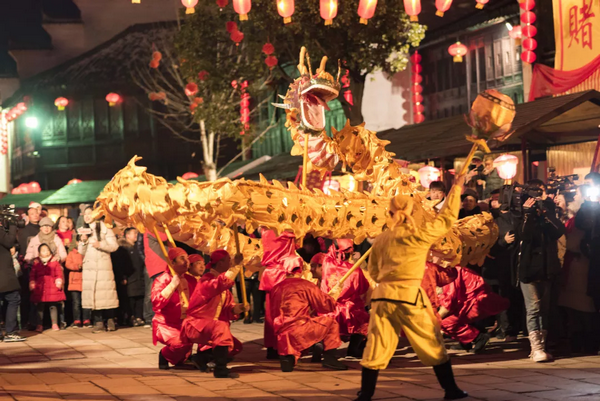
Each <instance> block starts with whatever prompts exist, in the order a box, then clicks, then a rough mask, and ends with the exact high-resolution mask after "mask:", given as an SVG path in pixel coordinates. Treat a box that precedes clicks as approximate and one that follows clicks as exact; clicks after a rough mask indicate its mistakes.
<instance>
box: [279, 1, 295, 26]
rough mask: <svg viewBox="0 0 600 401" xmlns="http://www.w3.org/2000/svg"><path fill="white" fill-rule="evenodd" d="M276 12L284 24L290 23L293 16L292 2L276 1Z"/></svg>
mask: <svg viewBox="0 0 600 401" xmlns="http://www.w3.org/2000/svg"><path fill="white" fill-rule="evenodd" d="M277 12H278V13H279V15H281V18H283V23H284V24H289V23H290V22H292V15H294V0H277Z"/></svg>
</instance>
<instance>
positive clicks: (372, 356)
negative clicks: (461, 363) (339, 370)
mask: <svg viewBox="0 0 600 401" xmlns="http://www.w3.org/2000/svg"><path fill="white" fill-rule="evenodd" d="M413 290H414V289H413ZM371 307H372V308H371V317H370V320H369V333H368V335H367V346H366V348H365V352H364V354H363V359H362V362H361V365H362V366H364V367H365V368H368V369H373V370H381V369H385V368H386V367H387V365H388V364H389V362H390V360H391V359H392V357H393V356H394V353H395V352H396V347H397V346H398V336H399V335H400V331H401V330H402V331H403V332H404V334H406V337H407V338H408V341H409V342H410V345H411V346H412V348H413V350H414V351H415V352H416V354H417V356H418V357H419V359H420V360H421V362H422V363H423V364H424V365H425V366H437V365H441V364H443V363H445V362H447V361H448V354H447V353H446V347H445V346H444V340H443V338H442V334H441V331H440V327H439V323H438V321H437V319H436V318H435V315H434V314H433V311H432V308H431V303H430V302H429V298H428V297H427V295H426V294H425V292H424V291H423V290H421V289H419V291H418V294H417V296H416V300H415V301H414V304H413V303H412V302H411V303H407V302H398V301H396V302H395V301H391V300H389V301H387V300H386V301H384V300H379V301H378V300H374V301H373V302H372V304H371Z"/></svg>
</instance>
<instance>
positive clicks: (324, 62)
mask: <svg viewBox="0 0 600 401" xmlns="http://www.w3.org/2000/svg"><path fill="white" fill-rule="evenodd" d="M326 64H327V56H323V58H322V59H321V65H320V66H319V69H318V70H317V74H320V73H322V72H325V65H326Z"/></svg>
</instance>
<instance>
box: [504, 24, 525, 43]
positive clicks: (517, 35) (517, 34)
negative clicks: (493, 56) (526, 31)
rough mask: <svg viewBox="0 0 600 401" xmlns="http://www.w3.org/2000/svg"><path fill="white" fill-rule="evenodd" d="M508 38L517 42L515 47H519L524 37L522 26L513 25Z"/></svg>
mask: <svg viewBox="0 0 600 401" xmlns="http://www.w3.org/2000/svg"><path fill="white" fill-rule="evenodd" d="M508 36H510V38H511V39H513V40H514V41H515V45H517V46H519V45H520V44H521V36H523V30H522V28H521V25H517V26H512V25H511V26H510V28H509V30H508Z"/></svg>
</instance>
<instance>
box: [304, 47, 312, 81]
mask: <svg viewBox="0 0 600 401" xmlns="http://www.w3.org/2000/svg"><path fill="white" fill-rule="evenodd" d="M305 53H306V64H307V65H308V75H309V76H311V77H312V67H311V65H310V56H309V55H308V52H305Z"/></svg>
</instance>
